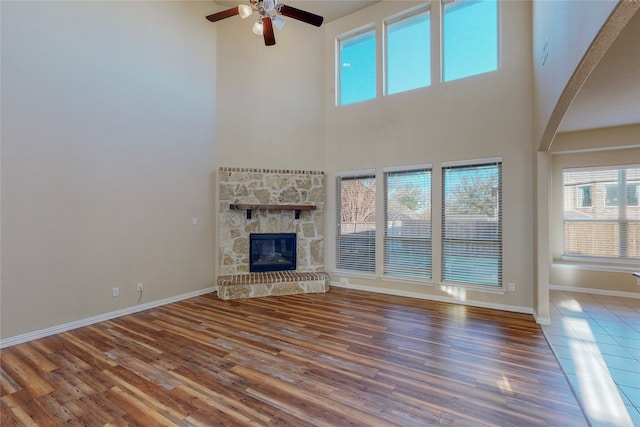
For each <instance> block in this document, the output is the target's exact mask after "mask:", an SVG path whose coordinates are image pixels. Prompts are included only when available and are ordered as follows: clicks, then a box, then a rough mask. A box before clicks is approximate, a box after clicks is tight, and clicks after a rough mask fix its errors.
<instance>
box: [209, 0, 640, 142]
mask: <svg viewBox="0 0 640 427" xmlns="http://www.w3.org/2000/svg"><path fill="white" fill-rule="evenodd" d="M378 1H380V0H376V1H365V0H350V1H334V0H291V1H285V0H283V2H284V3H286V4H287V5H289V6H293V7H297V8H299V9H303V10H307V11H309V12H312V13H315V14H317V15H321V16H324V18H325V22H330V21H333V20H335V19H338V18H341V17H343V16H346V15H348V14H350V13H353V12H356V11H358V10H360V9H363V8H365V7H368V6H371V5H372V4H374V3H377V2H378ZM215 3H217V4H220V5H221V6H225V7H233V6H237V5H238V4H240V3H243V2H242V1H216V2H215ZM244 3H248V1H245V2H244ZM638 40H640V12H637V13H636V14H635V16H634V17H633V18H632V19H631V21H630V22H629V23H628V24H627V26H626V27H625V28H624V30H623V31H622V33H620V35H619V36H618V38H617V39H616V41H615V42H614V44H613V45H612V46H611V48H610V49H609V50H608V51H607V53H606V54H605V56H604V57H603V58H602V60H601V61H600V63H599V64H598V66H597V67H596V69H595V70H594V71H593V72H592V73H591V75H590V76H589V78H588V79H587V81H586V82H585V84H584V85H583V87H582V88H581V89H580V91H579V92H578V95H577V96H576V98H575V100H574V101H573V103H572V104H571V107H570V108H569V110H568V111H567V114H566V115H565V117H564V119H563V120H562V123H561V124H560V128H559V129H558V131H559V132H569V131H576V130H584V129H595V128H601V127H609V126H621V125H628V124H638V123H640V43H638Z"/></svg>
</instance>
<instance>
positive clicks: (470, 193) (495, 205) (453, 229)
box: [442, 161, 502, 286]
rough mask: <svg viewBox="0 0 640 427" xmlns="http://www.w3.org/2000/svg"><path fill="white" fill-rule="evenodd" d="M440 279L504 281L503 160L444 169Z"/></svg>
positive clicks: (488, 282) (454, 280) (485, 283)
mask: <svg viewBox="0 0 640 427" xmlns="http://www.w3.org/2000/svg"><path fill="white" fill-rule="evenodd" d="M442 180H443V185H442V200H443V203H442V280H443V281H447V282H458V283H469V284H478V285H490V286H502V163H501V162H500V161H495V162H494V161H491V162H487V163H480V162H478V163H476V164H465V165H454V166H445V167H443V169H442Z"/></svg>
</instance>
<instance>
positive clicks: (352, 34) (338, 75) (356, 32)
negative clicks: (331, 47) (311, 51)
mask: <svg viewBox="0 0 640 427" xmlns="http://www.w3.org/2000/svg"><path fill="white" fill-rule="evenodd" d="M369 32H373V36H374V40H376V44H377V34H376V26H375V24H374V23H369V24H367V25H363V26H361V27H358V28H356V29H353V30H351V31H348V32H346V33H343V34H340V35H339V36H338V37H336V43H335V55H336V58H335V63H336V72H335V79H336V81H335V86H336V95H335V96H336V99H335V103H336V106H337V107H341V106H343V105H352V104H357V103H359V102H365V101H369V100H371V99H376V98H377V97H378V93H377V92H378V73H377V65H376V77H375V79H374V80H375V85H376V93H375V95H374V97H373V98H367V99H362V100H359V101H355V102H350V103H348V104H342V62H341V59H342V58H341V53H342V43H344V42H346V41H348V40H350V39H353V38H356V37H358V36H361V35H363V34H367V33H369ZM376 54H377V52H376ZM374 59H375V61H377V58H374ZM376 63H377V62H376Z"/></svg>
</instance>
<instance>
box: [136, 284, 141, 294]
mask: <svg viewBox="0 0 640 427" xmlns="http://www.w3.org/2000/svg"><path fill="white" fill-rule="evenodd" d="M136 291H138V292H142V282H138V284H137V285H136Z"/></svg>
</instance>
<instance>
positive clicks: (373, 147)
mask: <svg viewBox="0 0 640 427" xmlns="http://www.w3.org/2000/svg"><path fill="white" fill-rule="evenodd" d="M412 3H413V4H415V2H382V3H379V4H377V5H374V6H372V7H370V8H368V9H366V10H364V11H362V12H360V13H356V14H353V15H350V16H347V17H345V18H343V19H340V20H337V21H334V22H330V23H329V24H328V25H327V27H326V32H327V34H326V40H325V44H326V51H327V57H326V65H325V80H326V85H327V89H326V93H327V95H328V96H327V98H326V105H325V108H326V111H327V113H326V114H327V142H326V172H327V212H332V211H334V210H335V185H334V184H332V182H335V175H336V173H337V172H344V171H350V170H361V169H370V168H375V169H376V171H377V173H378V176H381V173H382V168H384V167H393V166H404V165H415V164H421V163H432V164H433V167H434V169H433V170H434V173H433V177H434V178H433V190H432V194H433V212H434V213H435V214H434V217H433V225H434V227H433V232H434V240H433V248H434V258H433V270H434V279H435V283H434V284H433V285H427V284H415V285H414V284H408V283H400V282H394V281H391V280H385V279H383V278H382V277H379V276H378V277H376V278H375V279H364V278H359V277H349V278H347V280H348V282H349V284H351V285H354V286H367V287H370V288H377V289H379V290H383V291H393V292H409V293H414V294H419V295H424V296H426V297H442V298H454V299H459V300H461V301H466V302H482V303H489V304H495V305H502V306H509V307H512V308H522V309H524V310H530V309H531V307H532V304H533V302H532V300H533V280H532V278H533V245H532V237H533V195H532V189H533V188H534V187H533V185H534V184H533V171H532V166H533V159H532V156H533V151H532V150H531V146H532V140H531V135H532V121H531V118H532V108H531V97H532V92H531V90H532V87H531V86H532V85H531V81H532V75H531V69H532V64H531V51H530V49H529V48H528V46H530V45H531V5H530V3H527V2H504V3H501V14H502V20H501V25H502V28H501V33H502V36H501V39H502V49H501V53H500V55H501V65H500V69H499V70H498V71H496V72H492V73H487V74H483V75H477V76H474V77H470V78H466V79H461V80H457V81H452V82H448V83H440V82H439V75H440V73H439V71H438V63H435V64H434V65H433V66H432V70H435V73H434V72H432V84H431V86H430V87H427V88H422V89H418V90H414V91H410V92H405V93H401V94H396V95H393V96H385V97H381V96H379V97H378V98H377V99H375V100H372V101H366V102H361V103H357V104H351V105H347V106H342V107H336V106H335V96H334V94H335V90H336V88H335V83H334V82H335V78H334V67H335V63H334V43H335V38H336V37H337V36H338V35H340V34H342V33H344V32H347V31H349V30H352V29H354V28H358V27H360V26H363V25H366V24H369V23H372V22H375V25H376V31H377V34H381V31H382V27H381V21H382V20H383V19H384V18H385V17H387V16H389V15H392V14H394V13H396V12H398V11H401V10H403V9H404V8H407V7H410V5H411V4H412ZM433 7H436V8H437V7H439V3H437V2H435V4H434V5H433ZM433 16H434V17H436V16H438V15H437V11H436V10H435V9H434V11H433ZM431 23H432V52H433V53H432V60H433V58H437V57H438V52H439V38H438V34H439V31H440V29H439V23H438V19H437V18H432V19H431ZM378 53H379V55H378V58H380V57H381V55H380V53H381V48H380V47H378ZM381 67H382V65H381V61H380V60H378V75H381V74H382V72H381V70H382V68H381ZM378 86H379V93H380V91H381V85H380V83H379V85H378ZM487 157H502V160H503V174H504V176H503V181H504V192H503V200H504V213H503V221H504V226H503V227H504V229H503V230H504V283H505V284H508V283H509V282H513V283H515V284H516V287H517V290H516V291H515V292H505V293H503V294H502V293H498V294H495V293H485V292H478V291H475V290H472V289H470V288H452V289H451V288H450V289H447V288H444V287H441V286H440V283H439V277H440V251H439V249H438V248H439V246H440V238H439V232H440V221H441V218H440V215H439V213H438V211H439V209H440V206H441V190H440V185H441V179H440V176H441V164H442V162H446V161H454V160H470V159H479V158H487ZM378 183H379V184H380V185H381V184H382V180H381V179H379V180H378ZM379 190H380V193H381V192H382V187H381V186H379ZM378 209H379V210H382V209H383V207H382V204H381V203H378ZM379 216H380V215H379ZM327 218H328V220H327V230H335V216H334V215H327ZM379 225H380V226H379V227H378V229H379V230H378V232H379V233H381V232H382V231H381V230H382V225H381V224H379ZM378 237H379V238H378V242H382V238H381V237H382V236H381V235H379V236H378ZM325 247H326V248H327V249H326V251H327V252H326V257H325V259H326V260H327V271H328V272H330V273H331V272H333V271H334V269H335V253H334V249H333V248H334V247H335V236H334V234H333V233H327V236H326V241H325ZM381 251H382V246H381V244H379V245H378V246H377V252H378V253H381ZM333 279H334V280H339V279H340V276H336V275H335V274H334V275H333Z"/></svg>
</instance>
